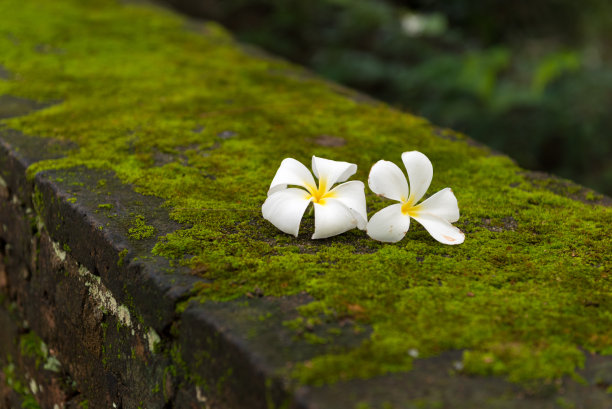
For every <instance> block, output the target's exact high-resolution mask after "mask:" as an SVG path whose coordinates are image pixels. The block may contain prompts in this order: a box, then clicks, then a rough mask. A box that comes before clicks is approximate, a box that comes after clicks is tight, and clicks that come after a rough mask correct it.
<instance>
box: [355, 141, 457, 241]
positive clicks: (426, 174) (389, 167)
mask: <svg viewBox="0 0 612 409" xmlns="http://www.w3.org/2000/svg"><path fill="white" fill-rule="evenodd" d="M402 161H403V162H404V166H406V170H407V171H408V180H409V181H410V190H408V182H407V181H406V177H405V176H404V173H403V172H402V171H401V170H400V168H399V167H398V166H397V165H395V164H394V163H392V162H389V161H386V160H380V161H378V162H376V163H375V164H374V166H372V170H370V177H369V178H368V185H369V186H370V189H372V191H373V192H374V193H376V194H377V195H379V196H384V197H386V198H388V199H392V200H397V201H398V202H400V203H398V204H394V205H391V206H388V207H385V208H384V209H382V210H381V211H379V212H378V213H376V214H375V215H374V216H372V218H371V219H370V221H369V222H368V227H367V233H368V236H370V237H371V238H373V239H374V240H379V241H385V242H389V243H395V242H398V241H400V240H401V239H402V238H404V236H405V235H406V232H407V231H408V228H409V227H410V218H411V217H412V218H413V219H415V220H416V221H418V222H419V223H421V224H422V225H423V227H425V229H427V231H428V232H429V234H431V235H432V236H433V238H434V239H436V240H438V241H439V242H440V243H444V244H460V243H463V240H464V239H465V236H464V234H463V233H462V232H461V230H459V229H458V228H456V227H455V226H453V225H452V224H451V223H453V222H456V221H457V220H459V207H458V206H457V199H456V198H455V195H454V194H453V192H452V190H451V189H450V188H446V189H442V190H440V191H439V192H437V193H436V194H434V195H432V196H431V197H429V198H428V199H427V200H425V201H424V202H422V203H420V204H417V203H418V201H419V200H420V199H421V198H422V197H423V195H424V194H425V192H426V191H427V188H429V184H430V183H431V179H432V176H433V167H432V165H431V162H430V161H429V159H427V156H425V155H423V154H422V153H421V152H417V151H412V152H404V153H403V154H402ZM409 192H410V194H408V193H409Z"/></svg>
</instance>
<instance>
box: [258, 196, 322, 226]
mask: <svg viewBox="0 0 612 409" xmlns="http://www.w3.org/2000/svg"><path fill="white" fill-rule="evenodd" d="M309 196H310V194H309V193H308V192H306V191H305V190H302V189H297V188H289V189H285V190H281V191H280V192H276V193H273V194H271V195H270V196H268V198H267V199H266V201H265V202H264V204H263V205H262V206H261V212H262V214H263V217H264V219H266V220H268V221H269V222H270V223H272V224H273V225H274V226H276V228H277V229H279V230H281V231H283V232H285V233H287V234H293V235H294V236H295V237H297V235H298V231H299V230H300V222H301V221H302V216H304V211H305V210H306V207H308V204H309V203H310V200H309V199H308V197H309Z"/></svg>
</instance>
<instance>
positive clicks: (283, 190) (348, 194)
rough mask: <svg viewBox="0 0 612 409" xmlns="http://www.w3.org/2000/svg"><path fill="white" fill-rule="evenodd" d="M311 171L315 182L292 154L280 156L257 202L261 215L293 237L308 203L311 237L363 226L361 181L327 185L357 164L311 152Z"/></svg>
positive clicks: (365, 219) (343, 177)
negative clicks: (265, 194) (261, 199)
mask: <svg viewBox="0 0 612 409" xmlns="http://www.w3.org/2000/svg"><path fill="white" fill-rule="evenodd" d="M312 171H313V172H314V174H315V176H316V177H317V179H319V184H318V186H317V184H316V183H315V180H314V178H313V177H312V174H311V173H310V171H309V170H308V168H306V166H304V165H302V164H301V163H300V162H298V161H297V160H295V159H292V158H286V159H284V160H283V161H282V162H281V165H280V167H279V168H278V170H277V171H276V175H275V176H274V179H272V184H270V190H268V198H267V199H266V201H265V202H264V204H263V206H261V212H262V213H263V217H264V219H266V220H268V221H269V222H270V223H272V224H273V225H274V226H276V227H277V228H278V229H279V230H281V231H283V232H285V233H288V234H293V235H294V236H295V237H297V235H298V231H299V229H300V221H301V220H302V216H303V215H304V211H305V210H306V208H307V207H308V205H309V204H310V203H312V204H313V206H314V214H315V231H314V234H313V235H312V238H313V239H324V238H327V237H331V236H335V235H336V234H340V233H344V232H345V231H347V230H351V229H353V228H355V227H358V228H359V229H361V230H364V229H365V227H366V225H367V222H368V216H367V212H366V201H365V192H364V190H365V186H364V184H363V182H360V181H357V180H353V181H350V182H346V183H342V184H341V185H338V186H336V187H335V188H333V189H331V187H332V186H333V185H334V184H336V183H338V182H344V181H345V180H347V179H348V178H349V177H350V176H351V175H353V174H355V172H356V171H357V165H355V164H352V163H348V162H337V161H334V160H329V159H323V158H317V157H316V156H313V157H312ZM288 185H293V186H298V187H291V188H290V187H288Z"/></svg>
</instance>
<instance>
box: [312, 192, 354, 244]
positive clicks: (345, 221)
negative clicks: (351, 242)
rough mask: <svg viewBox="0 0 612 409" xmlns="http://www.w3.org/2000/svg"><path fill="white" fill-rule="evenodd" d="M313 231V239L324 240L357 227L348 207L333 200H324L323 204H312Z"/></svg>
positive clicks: (352, 213)
mask: <svg viewBox="0 0 612 409" xmlns="http://www.w3.org/2000/svg"><path fill="white" fill-rule="evenodd" d="M314 209H315V231H314V234H313V235H312V238H313V239H325V238H327V237H331V236H335V235H337V234H340V233H344V232H345V231H348V230H351V229H353V228H355V227H357V224H358V221H357V218H356V217H355V215H354V212H352V211H351V210H350V209H349V208H348V207H346V206H345V205H344V204H343V203H342V202H340V201H339V200H335V199H325V204H319V203H315V204H314Z"/></svg>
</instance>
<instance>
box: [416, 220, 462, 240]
mask: <svg viewBox="0 0 612 409" xmlns="http://www.w3.org/2000/svg"><path fill="white" fill-rule="evenodd" d="M412 217H413V218H414V219H415V220H416V221H417V222H419V223H421V224H422V225H423V227H425V229H427V231H428V232H429V234H431V236H432V237H433V238H434V239H436V240H438V241H439V242H440V243H444V244H461V243H463V240H465V235H464V234H463V233H462V232H461V230H459V229H458V228H456V227H455V226H453V225H452V224H450V223H449V222H447V221H446V220H444V219H443V218H441V217H437V216H434V215H432V214H428V213H419V214H418V216H416V217H415V216H412Z"/></svg>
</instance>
